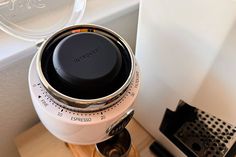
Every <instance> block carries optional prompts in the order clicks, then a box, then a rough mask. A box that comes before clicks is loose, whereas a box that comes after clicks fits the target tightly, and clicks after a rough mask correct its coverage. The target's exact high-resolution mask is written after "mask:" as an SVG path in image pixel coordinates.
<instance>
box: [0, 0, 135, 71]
mask: <svg viewBox="0 0 236 157" xmlns="http://www.w3.org/2000/svg"><path fill="white" fill-rule="evenodd" d="M138 5H139V0H129V1H127V0H112V1H111V0H88V1H87V7H86V10H85V13H84V16H83V19H82V21H81V22H80V23H94V24H102V23H105V22H107V21H110V20H112V19H115V18H117V17H120V16H122V15H125V14H127V13H129V12H132V11H134V10H135V9H137V8H138ZM35 52H36V47H35V43H34V42H29V41H24V40H20V39H17V38H15V37H13V36H10V35H8V34H7V33H5V32H3V31H1V30H0V69H1V68H3V67H5V66H7V65H9V64H11V63H14V62H15V61H17V60H19V59H21V58H23V57H25V56H29V55H31V54H33V53H35Z"/></svg>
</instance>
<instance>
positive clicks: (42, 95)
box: [29, 57, 139, 145]
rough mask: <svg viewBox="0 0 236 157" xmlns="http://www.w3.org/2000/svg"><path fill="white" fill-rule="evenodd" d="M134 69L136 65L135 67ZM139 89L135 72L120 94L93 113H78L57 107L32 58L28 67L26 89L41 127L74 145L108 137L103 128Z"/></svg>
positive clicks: (122, 112)
mask: <svg viewBox="0 0 236 157" xmlns="http://www.w3.org/2000/svg"><path fill="white" fill-rule="evenodd" d="M136 69H137V68H136ZM138 88H139V71H136V72H135V76H134V78H133V80H132V82H131V84H130V86H129V88H128V89H127V91H126V93H125V95H124V97H123V98H122V99H121V100H120V101H119V102H118V103H116V104H115V105H113V106H111V107H109V108H106V109H103V110H101V111H97V112H88V113H82V112H78V111H71V110H69V109H66V108H63V107H61V105H60V104H58V103H56V102H55V101H54V98H53V97H52V96H51V95H50V94H49V93H48V92H47V91H46V90H45V88H44V86H43V85H42V84H41V83H40V80H39V77H38V75H37V71H36V64H35V57H34V59H33V60H32V63H31V65H30V70H29V89H30V94H31V98H32V101H33V105H34V108H35V110H36V112H37V114H38V116H39V118H40V120H41V121H42V123H43V124H44V126H45V127H46V128H47V129H48V130H49V131H50V132H51V133H52V134H53V135H55V136H56V137H57V138H59V139H61V140H63V141H65V142H68V143H74V144H82V145H86V144H94V143H98V142H101V141H104V140H106V139H108V138H109V135H108V134H107V133H106V131H107V129H108V128H109V127H110V126H111V125H112V124H114V123H115V122H117V121H118V120H119V119H121V118H122V116H124V115H125V114H126V113H127V112H128V111H130V110H131V109H132V108H133V106H132V105H133V101H134V99H135V98H136V96H137V93H138Z"/></svg>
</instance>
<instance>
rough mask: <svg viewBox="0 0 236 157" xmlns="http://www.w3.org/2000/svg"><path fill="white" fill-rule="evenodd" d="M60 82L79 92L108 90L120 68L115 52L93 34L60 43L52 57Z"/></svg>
mask: <svg viewBox="0 0 236 157" xmlns="http://www.w3.org/2000/svg"><path fill="white" fill-rule="evenodd" d="M52 62H53V67H54V69H55V71H56V73H57V75H58V76H59V77H60V79H61V81H63V82H64V83H66V84H68V86H73V88H75V87H76V88H79V89H80V91H85V92H88V91H89V90H90V91H93V92H96V91H98V92H99V91H100V90H101V89H99V88H107V87H108V86H110V85H111V84H112V83H113V82H114V80H115V79H116V77H117V75H118V74H119V72H120V70H121V66H122V56H121V52H120V50H119V48H118V47H117V46H116V45H115V44H114V43H113V42H112V41H111V40H110V39H109V38H107V37H105V36H102V35H100V34H97V33H94V32H93V33H90V32H86V33H76V34H72V35H69V36H67V37H65V38H64V39H62V40H61V41H60V42H59V43H58V45H57V46H56V48H55V50H54V52H53V56H52Z"/></svg>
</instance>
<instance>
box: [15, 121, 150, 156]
mask: <svg viewBox="0 0 236 157" xmlns="http://www.w3.org/2000/svg"><path fill="white" fill-rule="evenodd" d="M127 128H128V130H129V132H130V133H131V137H132V142H133V144H134V145H135V146H136V149H137V150H138V152H139V154H140V157H155V156H154V155H153V154H152V153H151V152H150V150H149V146H150V144H151V143H152V142H153V141H154V139H153V137H152V136H151V135H150V134H148V133H147V132H146V131H145V130H144V129H143V128H142V127H141V126H140V125H139V124H138V123H137V122H136V121H135V120H131V122H130V123H129V124H128V126H127ZM15 143H16V146H17V149H18V151H19V153H20V155H21V157H74V156H73V154H72V152H71V150H70V149H69V148H68V146H67V145H66V144H65V143H64V142H63V141H61V140H59V139H57V138H56V137H54V136H53V135H52V134H51V133H49V132H48V131H47V130H46V128H45V127H44V126H43V125H42V124H41V123H38V124H36V125H35V126H33V127H32V128H30V129H29V130H26V131H25V132H23V133H22V134H20V135H19V136H17V137H16V139H15ZM82 157H86V156H84V155H83V156H82Z"/></svg>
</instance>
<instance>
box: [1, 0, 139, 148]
mask: <svg viewBox="0 0 236 157" xmlns="http://www.w3.org/2000/svg"><path fill="white" fill-rule="evenodd" d="M85 3H86V0H69V1H63V0H62V1H57V3H55V2H53V1H46V0H45V1H3V2H1V3H0V4H1V5H0V15H1V16H0V21H1V23H0V24H1V25H0V26H1V29H3V30H4V31H6V32H7V33H10V34H12V35H14V36H16V37H18V38H22V39H24V40H31V41H35V42H37V44H38V47H39V49H38V52H37V53H36V55H35V57H34V58H33V60H32V63H31V66H30V70H29V77H28V79H29V89H30V93H31V98H32V101H33V105H34V107H35V110H36V112H37V114H38V116H39V118H40V120H41V121H42V123H43V124H44V125H45V127H46V128H47V129H48V130H49V131H50V132H51V133H52V134H53V135H55V136H56V137H58V138H59V139H61V140H63V141H66V142H68V143H74V144H95V143H98V142H101V141H104V140H106V139H108V138H111V137H112V136H114V135H116V134H118V133H119V132H121V131H122V130H123V129H124V127H125V126H126V125H127V124H128V122H129V121H130V119H131V118H132V117H133V114H134V110H133V101H134V99H135V98H136V96H137V93H138V89H139V68H138V65H137V63H136V61H135V58H134V55H133V52H132V50H131V48H130V47H129V45H128V44H127V43H126V41H125V40H124V39H123V38H122V37H120V36H119V35H118V34H116V33H115V32H113V31H111V30H109V29H107V28H104V27H101V26H96V25H75V26H71V25H73V24H74V23H75V22H76V21H77V20H80V18H81V16H82V15H83V12H84V9H85ZM32 15H34V16H32ZM68 45H69V47H68ZM72 47H73V48H72ZM81 67H82V68H81ZM94 69H95V70H94ZM104 80H105V81H104ZM95 91H96V92H95Z"/></svg>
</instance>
